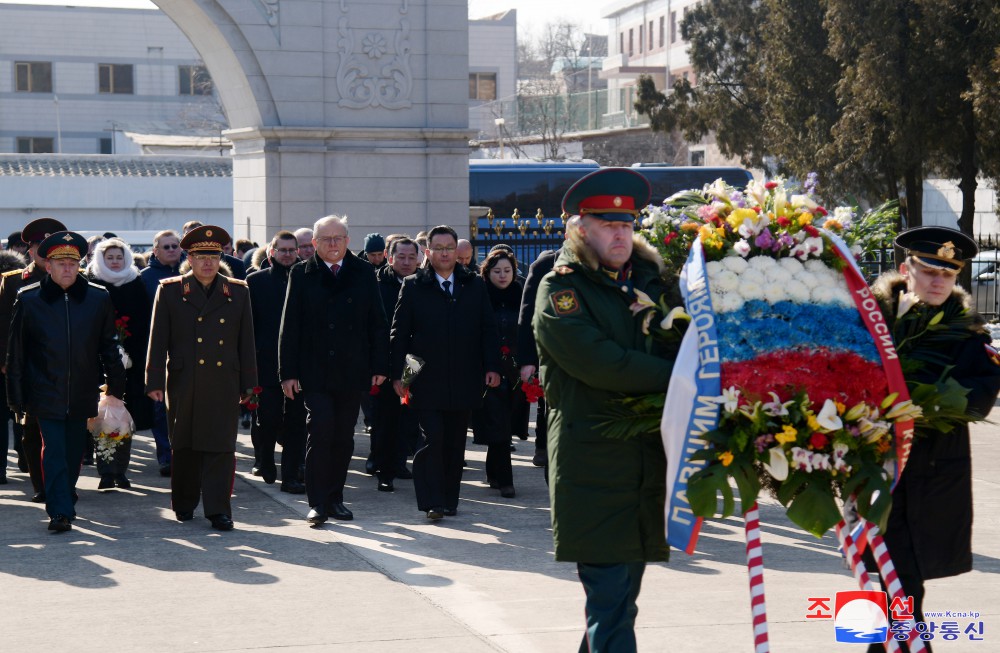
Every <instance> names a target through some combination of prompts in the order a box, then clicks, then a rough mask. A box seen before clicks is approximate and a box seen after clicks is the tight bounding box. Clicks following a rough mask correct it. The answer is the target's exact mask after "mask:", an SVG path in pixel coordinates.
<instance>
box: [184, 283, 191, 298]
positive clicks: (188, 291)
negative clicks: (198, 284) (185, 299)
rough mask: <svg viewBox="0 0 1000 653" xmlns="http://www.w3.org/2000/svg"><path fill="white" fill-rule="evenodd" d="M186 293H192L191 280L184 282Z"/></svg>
mask: <svg viewBox="0 0 1000 653" xmlns="http://www.w3.org/2000/svg"><path fill="white" fill-rule="evenodd" d="M184 294H185V295H190V294H191V282H190V281H185V282H184Z"/></svg>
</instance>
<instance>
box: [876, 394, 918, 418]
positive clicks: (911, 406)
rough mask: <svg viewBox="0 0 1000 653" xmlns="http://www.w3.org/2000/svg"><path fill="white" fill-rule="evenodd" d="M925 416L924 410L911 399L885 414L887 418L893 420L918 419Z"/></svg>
mask: <svg viewBox="0 0 1000 653" xmlns="http://www.w3.org/2000/svg"><path fill="white" fill-rule="evenodd" d="M923 414H924V409H923V408H921V407H920V406H918V405H916V404H915V403H913V401H911V400H910V399H907V400H906V401H901V402H899V403H898V404H896V405H895V406H893V407H892V408H890V409H889V411H888V412H887V413H886V414H885V418H886V419H893V420H907V419H917V418H918V417H921V416H923Z"/></svg>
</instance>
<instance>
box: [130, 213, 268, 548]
mask: <svg viewBox="0 0 1000 653" xmlns="http://www.w3.org/2000/svg"><path fill="white" fill-rule="evenodd" d="M229 241H230V236H229V234H228V233H226V230H225V229H223V228H222V227H216V226H212V225H205V226H204V227H198V228H196V229H193V230H191V231H189V232H188V234H187V235H186V236H184V239H183V240H181V247H182V248H183V249H184V250H185V251H187V253H188V262H189V263H190V264H191V271H190V272H188V273H186V274H184V275H183V276H180V277H171V278H168V279H164V280H162V281H161V282H160V288H159V290H157V291H156V298H155V300H154V301H153V324H152V329H151V330H150V334H149V354H148V355H147V356H146V393H147V394H148V395H149V397H150V398H151V399H152V400H153V401H164V399H165V400H166V405H167V426H168V427H169V431H170V446H171V449H172V454H173V455H172V465H173V468H172V473H171V477H170V497H171V503H172V506H173V509H174V512H175V513H176V515H177V519H178V521H189V520H191V519H193V518H194V509H195V508H196V507H197V506H198V503H199V501H203V502H204V509H205V517H206V518H207V519H208V520H209V521H211V522H212V528H215V529H216V530H220V531H228V530H232V528H233V511H232V505H231V502H230V497H231V495H232V490H233V478H234V475H235V473H236V455H235V453H236V420H237V417H238V416H239V403H240V400H241V398H246V397H248V396H249V393H250V392H252V390H253V388H254V387H256V386H257V360H256V357H255V355H254V335H253V314H252V313H251V310H250V291H249V290H248V289H247V285H246V282H245V281H240V280H239V279H232V278H229V277H226V276H223V275H221V274H219V266H220V258H221V256H222V246H223V245H224V244H226V243H227V242H229ZM164 393H166V394H164Z"/></svg>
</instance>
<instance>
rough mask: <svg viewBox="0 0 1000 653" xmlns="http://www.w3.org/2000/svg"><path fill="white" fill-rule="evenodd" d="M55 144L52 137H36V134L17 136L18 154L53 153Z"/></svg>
mask: <svg viewBox="0 0 1000 653" xmlns="http://www.w3.org/2000/svg"><path fill="white" fill-rule="evenodd" d="M55 151H56V149H55V145H54V143H53V139H51V138H36V137H34V136H18V137H17V153H18V154H52V153H53V152H55Z"/></svg>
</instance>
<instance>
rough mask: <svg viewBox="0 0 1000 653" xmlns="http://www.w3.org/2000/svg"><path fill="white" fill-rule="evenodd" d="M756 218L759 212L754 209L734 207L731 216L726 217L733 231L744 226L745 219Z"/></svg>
mask: <svg viewBox="0 0 1000 653" xmlns="http://www.w3.org/2000/svg"><path fill="white" fill-rule="evenodd" d="M756 219H757V212H756V211H754V210H753V209H734V210H733V212H732V213H730V214H729V217H727V218H726V222H728V223H729V226H730V227H732V228H733V231H736V230H737V229H739V228H740V227H741V226H743V222H744V221H746V220H756Z"/></svg>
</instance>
